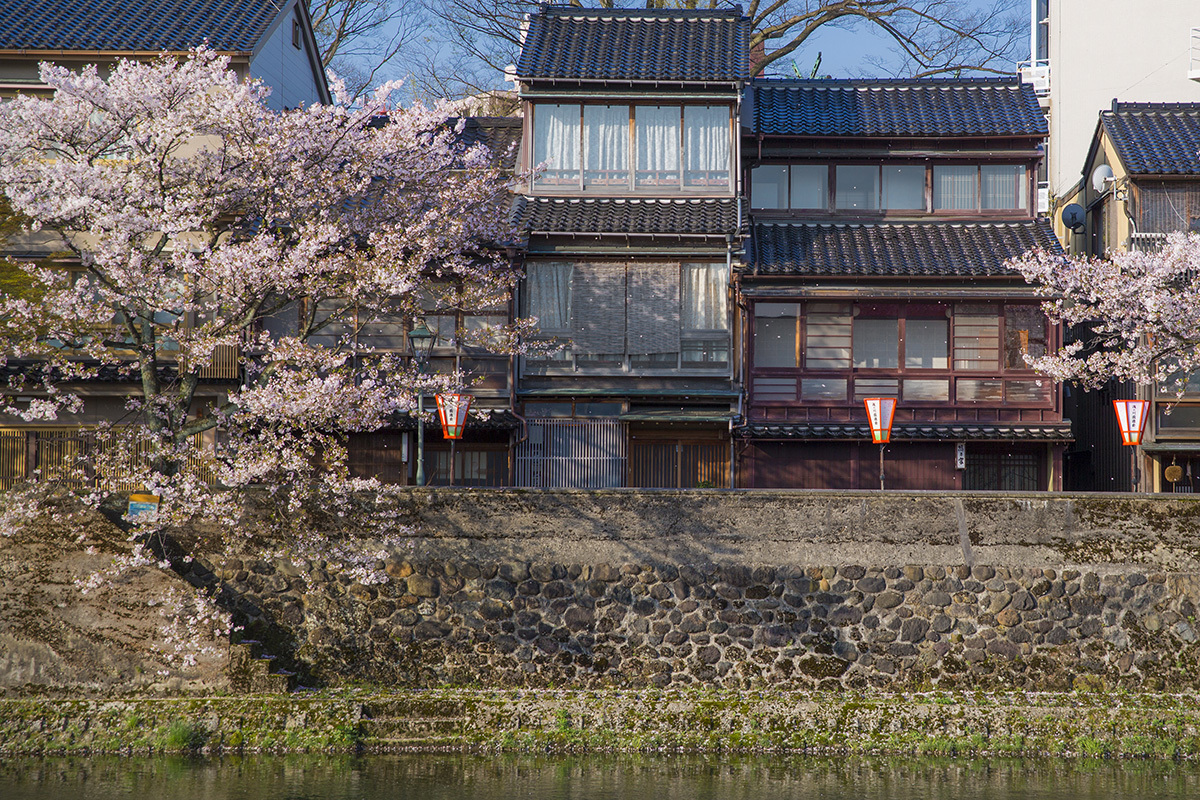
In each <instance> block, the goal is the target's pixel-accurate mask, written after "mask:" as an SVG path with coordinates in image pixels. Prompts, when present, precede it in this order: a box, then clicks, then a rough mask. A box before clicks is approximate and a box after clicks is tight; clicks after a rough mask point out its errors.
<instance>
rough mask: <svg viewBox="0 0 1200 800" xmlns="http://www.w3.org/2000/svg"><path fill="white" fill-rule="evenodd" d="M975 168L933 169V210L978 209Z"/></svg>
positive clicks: (976, 171)
mask: <svg viewBox="0 0 1200 800" xmlns="http://www.w3.org/2000/svg"><path fill="white" fill-rule="evenodd" d="M978 178H979V170H978V168H976V167H966V166H962V167H934V168H933V210H934V211H974V210H975V209H977V208H978V207H979V198H978V196H977V189H978V186H977V182H978Z"/></svg>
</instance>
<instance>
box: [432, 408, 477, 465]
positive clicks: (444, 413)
mask: <svg viewBox="0 0 1200 800" xmlns="http://www.w3.org/2000/svg"><path fill="white" fill-rule="evenodd" d="M437 408H438V417H439V418H440V419H441V421H442V436H444V437H445V438H447V439H449V440H450V485H451V486H453V485H454V462H455V458H454V445H455V444H457V443H458V440H459V439H461V438H462V435H463V430H464V429H465V428H466V427H467V412H468V411H470V410H471V395H469V394H456V393H454V392H445V393H443V394H439V395H438V396H437Z"/></svg>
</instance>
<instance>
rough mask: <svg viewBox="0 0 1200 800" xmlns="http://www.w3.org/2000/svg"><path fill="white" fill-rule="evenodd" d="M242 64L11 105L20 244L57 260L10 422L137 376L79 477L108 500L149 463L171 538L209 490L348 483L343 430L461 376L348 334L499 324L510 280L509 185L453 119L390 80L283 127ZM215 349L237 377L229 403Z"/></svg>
mask: <svg viewBox="0 0 1200 800" xmlns="http://www.w3.org/2000/svg"><path fill="white" fill-rule="evenodd" d="M227 67H228V62H227V59H225V58H224V57H222V56H219V55H217V54H214V53H212V52H210V51H206V50H198V51H195V52H193V53H192V54H190V56H189V57H187V58H185V59H182V60H176V59H173V58H167V57H163V58H160V59H159V60H156V61H154V62H151V63H139V62H135V61H121V62H119V63H118V64H117V65H116V67H115V68H114V69H113V70H112V71H111V74H109V75H108V76H106V77H105V76H102V75H101V74H100V73H99V72H98V71H97V70H96V68H94V67H87V68H84V69H83V70H81V71H79V72H72V71H69V70H67V69H64V68H61V67H57V66H53V65H49V64H45V65H43V66H42V68H41V76H42V81H43V82H44V83H45V84H46V85H48V86H49V87H51V89H52V90H53V95H52V96H50V97H45V96H21V97H17V98H16V99H14V100H12V101H11V102H6V103H3V104H0V187H2V191H3V194H4V196H5V197H6V199H7V203H8V205H9V206H11V209H12V211H13V212H14V213H15V214H16V215H18V216H19V217H20V218H21V219H23V220H25V221H26V226H25V230H24V232H23V233H20V234H18V235H16V236H15V237H10V240H9V244H8V247H9V249H10V251H13V250H16V251H22V252H25V253H34V254H38V255H40V256H42V257H43V258H42V260H40V261H35V260H33V259H32V258H30V259H27V260H25V261H24V262H22V263H21V264H20V266H21V269H22V270H23V272H24V274H25V275H26V276H27V283H26V285H25V287H24V289H23V290H22V291H20V292H16V291H7V292H4V293H2V294H0V336H2V337H3V340H4V347H3V352H4V357H5V358H6V360H7V367H8V369H7V372H8V373H9V374H11V375H13V376H14V377H12V378H11V379H10V380H9V384H8V386H6V387H5V392H4V400H3V405H2V406H0V411H4V412H7V413H9V414H16V415H18V416H20V417H21V418H23V419H25V420H26V421H33V420H50V419H53V418H55V416H56V415H58V414H61V413H62V412H64V411H70V412H74V413H78V412H81V411H83V410H85V406H86V403H87V402H89V387H91V386H94V385H95V382H96V380H97V379H98V378H100V377H104V378H105V379H107V380H109V381H110V382H111V381H113V380H116V381H118V382H122V381H123V382H124V385H126V386H128V387H129V388H130V392H131V393H130V396H129V402H128V405H127V415H126V416H125V417H124V418H123V419H120V420H114V421H113V422H115V423H119V424H114V425H111V426H101V430H100V431H99V432H97V434H96V435H97V436H98V437H100V438H101V439H105V437H107V438H106V442H107V445H108V446H106V447H103V448H99V449H98V450H97V451H96V452H95V453H94V454H93V462H92V463H90V464H87V465H85V468H86V469H87V470H88V475H90V476H92V477H93V478H95V476H101V477H104V476H109V477H110V478H112V481H111V483H112V485H113V486H116V485H118V484H120V485H128V483H129V481H130V479H131V476H130V474H129V471H130V469H132V468H136V474H135V475H134V476H133V479H134V480H135V482H137V483H140V484H141V485H142V486H144V487H145V488H146V489H147V490H149V491H151V492H153V493H155V494H158V495H160V496H161V498H162V505H161V507H160V511H159V518H160V525H161V524H166V522H168V521H169V522H171V523H172V524H175V523H179V522H181V521H182V520H184V519H186V518H188V516H189V515H190V514H193V513H195V512H196V510H197V509H198V508H200V507H210V506H211V502H212V498H211V497H210V496H209V495H208V494H207V493H206V490H205V487H206V486H208V485H210V484H217V485H222V486H224V487H243V486H248V485H252V484H255V485H263V484H265V485H269V486H274V487H280V491H284V492H295V491H296V488H297V487H301V486H305V485H308V484H310V483H311V480H312V478H313V477H314V467H319V468H320V469H318V470H317V472H318V473H320V474H321V475H323V476H325V477H329V476H333V477H337V476H339V475H343V476H344V470H342V469H340V467H341V466H344V462H345V449H344V447H343V446H342V444H341V443H342V441H343V436H344V435H345V434H346V433H347V432H352V431H369V430H373V429H376V428H378V427H380V426H381V425H383V424H385V423H386V422H387V421H388V420H389V419H392V418H393V417H394V415H396V414H402V413H404V412H407V411H409V410H410V409H412V408H413V407H414V403H415V397H416V394H415V393H416V392H417V391H420V390H425V391H436V390H438V389H440V388H443V387H447V386H450V385H452V384H455V385H456V382H458V381H461V380H462V376H426V375H418V374H417V373H416V372H415V371H414V370H413V369H412V367H411V366H410V365H409V364H408V363H407V360H406V359H405V358H404V357H403V355H402V354H397V353H377V352H372V351H370V350H365V349H362V348H358V347H356V346H355V344H354V342H355V341H356V339H355V336H354V334H355V333H356V332H357V331H359V330H361V329H363V328H364V327H366V326H371V325H374V324H376V323H380V322H389V321H390V322H392V323H395V322H407V320H409V319H412V318H414V317H416V316H419V315H420V314H421V313H422V308H423V307H426V308H427V307H429V305H430V304H431V303H435V304H436V303H438V302H448V303H454V304H456V305H461V306H462V307H471V306H477V307H487V306H494V305H495V304H496V302H497V300H498V298H502V297H504V296H505V295H506V293H507V292H508V291H509V289H510V288H511V284H512V282H513V281H514V280H515V275H514V273H513V270H512V269H511V268H510V265H509V263H508V261H507V259H506V258H505V256H504V252H503V249H502V248H497V247H492V246H489V245H490V244H494V243H500V242H505V241H509V240H510V239H511V235H512V232H511V230H509V228H508V227H507V223H506V221H505V214H503V213H497V210H498V208H500V207H502V205H503V203H504V202H505V199H506V197H507V192H508V188H507V186H508V182H509V180H510V176H507V175H505V174H504V173H503V172H502V171H501V170H500V169H499V168H498V167H497V166H495V165H496V163H497V160H496V159H494V158H491V157H490V154H489V153H488V152H487V151H486V148H482V147H469V148H468V147H464V146H463V145H461V144H460V137H459V136H458V134H459V132H460V130H461V129H460V128H459V127H458V126H457V125H456V124H455V121H454V120H453V119H451V118H450V117H449V116H448V113H447V111H446V109H445V107H443V106H435V107H432V108H430V107H423V106H415V107H411V108H397V107H394V106H393V105H392V104H391V103H390V102H389V97H390V96H391V94H392V92H393V91H394V89H395V87H394V86H392V85H388V86H385V87H383V88H381V89H379V90H377V91H376V92H375V93H374V94H373V95H371V96H370V97H368V98H367V99H366V100H365V101H358V102H356V103H354V104H353V105H351V104H350V102H349V99H348V97H347V96H346V94H345V92H341V93H340V94H339V104H338V105H334V106H313V107H311V108H307V109H297V110H293V111H286V112H282V113H280V112H275V111H272V110H270V109H268V108H267V107H266V105H265V104H264V99H265V96H266V94H267V91H268V90H267V89H265V88H264V87H263V86H262V85H260V84H258V83H256V82H253V81H249V82H242V81H239V80H238V79H237V77H236V76H235V75H234V73H233V72H231V71H229V70H228V68H227ZM460 124H461V123H460ZM50 253H54V254H55V257H54V258H53V259H52V263H50V264H47V262H46V260H45V258H44V257H45V256H46V255H48V254H50ZM11 260H13V259H10V261H11ZM16 260H18V261H19V259H16ZM519 331H520V326H513V327H512V328H510V329H504V330H497V331H494V332H493V339H492V341H491V345H492V346H493V347H495V348H497V349H501V350H503V349H506V348H511V347H512V346H513V343H514V342H515V341H516V336H517V334H518V333H519ZM214 354H224V357H226V358H234V359H236V365H237V367H238V371H237V374H238V375H240V376H241V378H240V381H239V383H238V385H236V386H231V387H228V391H223V392H220V393H216V394H214V393H213V391H212V390H211V389H209V390H207V393H206V390H205V389H204V383H203V381H204V375H205V370H206V368H208V367H210V365H211V364H212V363H213V360H214V357H215V355H214ZM110 385H111V383H110ZM18 393H19V394H20V395H22V396H24V397H32V398H33V400H32V401H30V402H27V403H23V404H19V405H18V404H16V403H15V402H13V401H14V397H15V395H16V394H18ZM214 441H215V442H216V444H217V445H218V446H217V447H214V446H213V445H214ZM135 452H136V453H139V454H142V455H138V456H137V457H133V456H132V455H131V454H132V453H135ZM105 459H107V461H106V460H105ZM101 487H102V488H104V482H103V480H101Z"/></svg>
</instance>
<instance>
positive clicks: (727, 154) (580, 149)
mask: <svg viewBox="0 0 1200 800" xmlns="http://www.w3.org/2000/svg"><path fill="white" fill-rule="evenodd" d="M729 119H730V117H729V107H728V106H651V105H645V106H643V105H638V106H627V105H576V104H555V103H539V104H538V105H536V106H534V110H533V163H534V164H544V165H545V166H544V168H543V170H542V172H541V173H539V174H538V176H537V177H536V178H535V180H534V188H535V189H538V190H551V191H588V192H597V193H609V194H623V193H633V192H637V193H668V194H676V193H722V194H723V193H727V192H729V191H730V189H731V186H732V170H731V163H732V148H731V138H730V122H729Z"/></svg>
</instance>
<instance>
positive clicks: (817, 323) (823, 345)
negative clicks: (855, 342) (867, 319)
mask: <svg viewBox="0 0 1200 800" xmlns="http://www.w3.org/2000/svg"><path fill="white" fill-rule="evenodd" d="M807 310H808V318H807V319H806V320H805V321H804V363H805V365H806V366H807V367H808V369H849V368H850V325H851V319H852V317H851V316H850V304H849V303H809V304H808V309H807Z"/></svg>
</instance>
